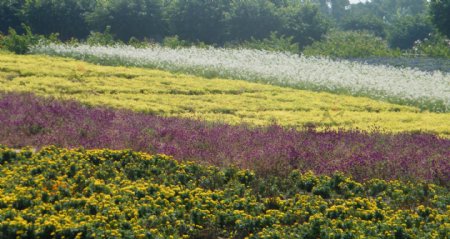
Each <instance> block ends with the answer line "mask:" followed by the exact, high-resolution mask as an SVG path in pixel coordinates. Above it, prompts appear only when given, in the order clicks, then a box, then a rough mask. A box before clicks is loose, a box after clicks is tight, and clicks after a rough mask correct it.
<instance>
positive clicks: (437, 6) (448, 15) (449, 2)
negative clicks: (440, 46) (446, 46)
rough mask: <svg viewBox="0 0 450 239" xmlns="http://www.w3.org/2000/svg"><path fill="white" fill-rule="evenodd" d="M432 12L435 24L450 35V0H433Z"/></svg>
mask: <svg viewBox="0 0 450 239" xmlns="http://www.w3.org/2000/svg"><path fill="white" fill-rule="evenodd" d="M430 13H431V19H432V22H433V24H434V25H435V26H436V27H437V28H438V29H439V31H441V32H442V33H443V34H444V35H446V36H447V37H450V0H431V2H430Z"/></svg>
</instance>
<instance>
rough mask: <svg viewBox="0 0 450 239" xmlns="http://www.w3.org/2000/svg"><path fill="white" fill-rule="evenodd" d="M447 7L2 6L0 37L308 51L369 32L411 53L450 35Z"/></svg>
mask: <svg viewBox="0 0 450 239" xmlns="http://www.w3.org/2000/svg"><path fill="white" fill-rule="evenodd" d="M449 6H450V0H431V2H428V1H427V0H372V1H370V2H368V3H360V4H350V3H349V0H58V1H55V0H3V1H0V31H1V32H3V33H6V32H7V31H8V28H10V27H11V28H14V29H20V28H21V27H20V26H21V24H22V23H24V24H26V25H28V26H30V27H31V29H32V30H33V32H35V33H38V34H44V35H49V34H51V33H55V32H57V33H59V37H60V38H61V39H62V40H69V39H71V38H76V39H85V38H86V37H87V36H88V35H89V34H90V32H92V31H96V32H103V31H104V30H105V29H110V32H111V33H112V34H113V35H114V36H115V38H116V39H120V40H122V41H128V40H129V39H131V38H135V39H139V40H144V39H148V40H154V41H161V40H162V39H164V37H167V36H175V35H177V36H178V37H179V38H180V39H183V40H186V41H190V42H204V43H206V44H216V45H223V44H225V43H227V42H228V43H229V42H243V41H248V40H250V39H267V38H270V37H271V34H272V33H274V32H276V33H277V34H279V35H280V36H281V35H284V36H287V37H292V41H293V42H295V43H296V44H298V46H299V47H300V48H303V47H305V46H307V45H310V44H312V43H313V42H314V41H317V40H319V39H322V38H323V36H324V35H325V34H326V33H327V32H328V31H329V30H330V29H340V30H349V31H366V32H370V33H372V34H373V35H375V36H378V37H380V38H383V39H386V40H388V41H389V45H390V46H391V47H393V48H400V49H408V48H411V47H412V46H413V44H414V42H415V41H417V40H421V39H424V38H426V37H427V36H428V35H429V34H430V33H431V32H433V31H435V30H436V27H437V28H438V29H441V31H442V32H443V33H444V34H447V35H449V34H450V32H449V30H448V29H450V26H449V20H448V18H449V16H450V12H449V8H450V7H449Z"/></svg>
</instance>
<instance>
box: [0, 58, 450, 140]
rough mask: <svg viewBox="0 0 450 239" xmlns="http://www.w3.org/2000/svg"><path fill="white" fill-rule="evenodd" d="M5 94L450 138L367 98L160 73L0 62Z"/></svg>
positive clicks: (443, 128)
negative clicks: (54, 97) (20, 93)
mask: <svg viewBox="0 0 450 239" xmlns="http://www.w3.org/2000/svg"><path fill="white" fill-rule="evenodd" d="M0 64H1V67H0V86H1V89H2V90H5V91H29V92H30V91H31V92H34V93H35V94H38V95H45V96H56V97H62V98H70V99H76V100H79V101H82V102H83V103H87V104H90V105H108V106H113V107H116V108H129V109H133V110H137V111H142V112H147V113H152V114H158V115H164V116H180V117H184V118H200V119H203V120H208V121H221V122H225V123H231V124H238V123H249V124H252V125H268V124H273V123H277V124H279V125H283V126H291V127H294V128H299V129H302V128H303V127H304V126H315V127H317V128H318V129H323V128H324V127H332V128H334V129H337V128H344V129H355V128H359V129H362V130H368V131H371V130H373V129H374V128H378V130H385V131H393V132H403V131H409V132H411V131H425V132H430V133H435V134H438V135H440V136H442V137H449V136H450V123H449V122H450V114H448V113H430V112H421V111H420V109H419V108H415V107H407V106H401V105H395V104H389V103H384V102H379V101H375V100H371V99H368V98H362V97H350V96H344V95H335V94H330V93H324V92H321V93H317V92H310V91H303V90H297V89H292V88H285V87H278V86H271V85H265V84H256V83H250V82H246V81H236V80H235V81H233V80H222V79H205V78H200V77H193V76H188V75H182V74H172V73H168V72H163V71H158V70H148V69H139V68H124V67H105V66H96V65H92V64H88V63H84V62H80V61H74V60H69V59H62V58H53V57H45V56H17V55H8V54H1V55H0Z"/></svg>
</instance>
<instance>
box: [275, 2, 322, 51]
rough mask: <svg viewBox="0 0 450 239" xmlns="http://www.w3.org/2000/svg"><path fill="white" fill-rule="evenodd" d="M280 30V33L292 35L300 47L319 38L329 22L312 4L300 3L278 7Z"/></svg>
mask: <svg viewBox="0 0 450 239" xmlns="http://www.w3.org/2000/svg"><path fill="white" fill-rule="evenodd" d="M280 12H281V13H280V14H281V16H282V20H283V22H282V30H281V31H280V34H282V35H285V36H293V37H294V42H297V43H298V44H299V46H300V48H303V47H305V46H307V45H309V44H311V43H312V42H314V41H316V40H319V39H321V38H322V36H323V35H324V34H325V33H326V32H327V31H328V29H329V22H328V21H327V19H326V18H325V17H323V16H322V15H321V14H320V11H319V8H318V7H317V5H314V4H301V5H297V6H289V7H285V8H282V9H280Z"/></svg>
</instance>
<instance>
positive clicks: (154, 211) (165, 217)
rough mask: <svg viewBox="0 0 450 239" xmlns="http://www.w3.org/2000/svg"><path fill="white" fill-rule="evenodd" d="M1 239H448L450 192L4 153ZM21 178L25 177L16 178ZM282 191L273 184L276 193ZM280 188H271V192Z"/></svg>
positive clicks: (158, 159)
mask: <svg viewBox="0 0 450 239" xmlns="http://www.w3.org/2000/svg"><path fill="white" fill-rule="evenodd" d="M0 166H1V167H0V185H1V187H0V237H1V238H77V239H82V238H413V237H417V238H446V236H448V233H449V227H448V225H449V217H448V201H449V200H450V198H449V195H450V194H449V192H448V190H447V189H445V188H442V187H439V186H436V185H433V184H420V183H401V182H399V181H391V182H386V181H383V180H377V179H374V180H370V181H367V182H366V183H363V184H361V183H358V182H355V181H353V180H352V179H351V178H348V177H345V176H343V175H341V174H338V173H337V174H334V175H332V176H331V177H326V176H317V175H314V174H312V173H310V172H307V173H299V172H298V171H293V172H291V173H290V175H289V176H288V177H285V178H276V177H275V178H269V177H258V176H255V174H254V173H253V172H252V171H247V170H239V169H236V168H225V169H219V168H216V167H204V166H199V165H197V164H194V163H178V162H177V161H175V160H173V159H172V158H170V157H168V156H165V155H154V156H151V155H148V154H144V153H137V152H132V151H128V150H125V151H113V150H85V149H81V148H80V149H72V150H68V149H62V148H57V147H46V148H43V149H42V150H40V151H38V152H36V153H33V152H32V151H30V150H29V149H22V150H20V151H17V150H13V149H9V148H7V147H0ZM17 174H20V175H21V177H16V176H15V175H17ZM274 186H276V187H274ZM274 188H275V190H276V191H275V190H274Z"/></svg>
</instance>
